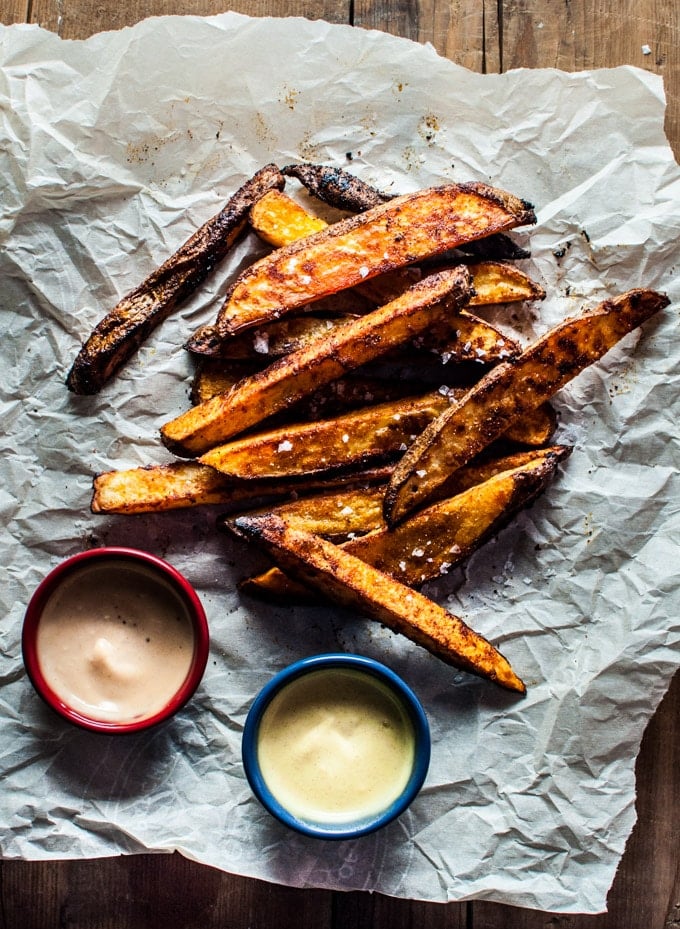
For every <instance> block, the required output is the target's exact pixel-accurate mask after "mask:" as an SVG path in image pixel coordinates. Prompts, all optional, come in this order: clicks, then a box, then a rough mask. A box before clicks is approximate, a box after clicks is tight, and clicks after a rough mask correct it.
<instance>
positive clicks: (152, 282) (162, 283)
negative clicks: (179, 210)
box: [66, 165, 285, 394]
mask: <svg viewBox="0 0 680 929" xmlns="http://www.w3.org/2000/svg"><path fill="white" fill-rule="evenodd" d="M284 184H285V179H284V178H283V176H282V174H281V172H280V171H279V169H278V168H277V167H276V165H267V166H266V167H264V168H262V169H261V170H260V171H258V172H257V174H255V175H254V177H252V178H251V179H250V180H249V181H247V182H246V183H245V184H244V185H243V186H242V187H241V188H240V189H239V190H238V191H237V192H236V193H235V194H234V196H233V197H231V199H230V200H229V202H228V203H227V204H226V206H225V207H224V209H223V210H221V212H219V213H218V214H217V215H216V216H213V217H212V219H209V220H208V221H207V222H206V223H204V225H203V226H201V228H200V229H199V230H198V231H197V232H195V233H194V234H193V235H192V236H191V238H189V239H188V240H187V241H186V242H185V243H184V245H182V246H180V248H179V249H178V250H177V251H176V252H175V254H174V255H172V257H171V258H168V260H167V261H166V262H164V263H163V264H162V265H161V266H160V268H158V269H157V270H156V271H154V272H153V273H152V274H151V275H149V277H147V278H146V280H145V281H143V283H142V284H140V285H139V287H137V288H136V289H135V290H133V291H131V292H130V293H129V294H127V295H126V296H125V297H123V299H122V300H121V301H120V302H119V303H118V304H116V306H115V307H114V308H113V309H112V310H111V311H110V312H109V313H107V314H106V316H105V317H104V318H103V319H102V320H101V322H99V323H98V325H97V326H96V327H95V329H94V330H93V332H92V334H91V335H90V336H89V338H88V339H87V341H86V342H85V343H84V345H83V346H82V348H81V349H80V351H79V352H78V355H77V357H76V359H75V361H74V362H73V365H72V367H71V370H70V371H69V374H68V377H67V380H66V384H67V386H68V388H69V390H71V391H73V392H74V393H76V394H94V393H97V392H98V391H99V390H101V388H102V387H103V386H104V384H105V383H106V382H107V381H108V380H109V379H110V378H111V377H112V376H113V375H114V374H115V372H116V371H117V370H118V369H119V368H120V367H121V366H122V365H123V364H124V363H125V362H126V361H127V360H128V359H129V358H130V357H131V356H132V355H133V354H134V352H135V351H136V350H137V349H138V348H139V346H140V345H141V344H142V343H143V342H144V340H145V339H146V338H147V336H148V335H149V334H150V333H151V332H152V331H153V330H154V329H155V328H156V326H158V325H159V323H161V322H162V321H163V320H164V319H166V317H167V316H169V315H170V313H171V312H172V311H173V310H174V309H175V307H176V306H177V305H178V304H179V303H180V302H181V301H182V300H184V299H186V298H187V297H188V296H189V295H190V294H192V293H193V292H194V291H195V290H196V288H197V287H198V286H199V284H201V283H202V282H203V281H204V280H205V278H206V277H207V276H208V274H210V272H211V271H212V270H213V268H214V267H215V265H216V264H217V263H218V262H219V261H221V260H222V259H223V258H224V256H225V255H226V253H227V252H228V251H229V249H230V248H231V246H232V245H233V244H234V242H235V241H236V239H237V238H238V237H239V236H240V234H241V232H242V231H243V230H244V228H245V226H246V222H247V219H248V211H249V210H250V207H251V206H252V204H253V203H254V202H255V201H256V200H257V199H258V198H260V197H261V196H263V194H265V193H266V192H267V191H268V190H271V189H272V188H274V187H278V188H282V187H283V185H284Z"/></svg>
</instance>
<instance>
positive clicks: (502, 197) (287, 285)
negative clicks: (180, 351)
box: [217, 184, 535, 335]
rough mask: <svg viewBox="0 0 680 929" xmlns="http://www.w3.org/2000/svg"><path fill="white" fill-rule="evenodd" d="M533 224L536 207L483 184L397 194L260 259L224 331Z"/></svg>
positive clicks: (237, 294)
mask: <svg viewBox="0 0 680 929" xmlns="http://www.w3.org/2000/svg"><path fill="white" fill-rule="evenodd" d="M534 219H535V217H534V214H533V211H532V209H531V207H530V206H529V204H527V203H525V202H524V201H522V200H519V199H518V198H517V197H514V196H512V195H511V194H508V193H506V192H505V191H501V190H497V189H495V188H492V187H488V186H487V185H484V184H460V185H456V184H452V185H448V186H443V187H435V188H428V189H425V190H421V191H417V192H415V193H412V194H406V195H404V196H402V197H396V198H395V199H393V200H390V201H389V202H388V203H384V204H381V205H380V206H376V207H374V208H373V209H371V210H368V211H367V212H365V213H361V214H359V215H357V216H351V217H348V218H347V219H343V220H341V221H340V222H338V223H334V224H333V225H332V226H328V227H327V228H326V229H322V230H321V231H320V232H317V233H315V234H314V235H311V236H307V237H305V238H304V239H300V240H298V241H296V242H292V243H291V244H290V245H286V246H285V247H283V248H280V249H278V250H276V251H275V252H273V253H272V254H270V255H267V256H266V257H265V258H262V259H260V260H259V261H257V262H255V263H254V264H253V265H251V266H250V267H249V268H248V269H246V270H245V271H244V272H243V273H242V274H241V275H240V276H239V278H238V279H237V280H236V282H235V285H234V287H233V289H232V291H231V293H230V295H229V297H228V299H227V301H226V303H225V305H224V306H223V308H222V310H221V311H220V313H219V315H218V320H217V323H218V328H219V329H220V331H221V332H223V334H225V335H227V334H229V333H235V332H237V331H239V330H240V329H244V328H248V327H251V326H255V325H259V324H262V323H264V322H269V321H271V320H273V319H277V318H278V317H279V316H282V315H283V314H284V313H289V312H291V311H292V310H294V309H296V308H298V307H302V306H305V305H306V304H308V303H310V302H312V301H315V300H318V299H320V298H322V297H324V296H327V295H328V294H332V293H336V292H338V291H341V290H346V289H348V288H350V287H354V286H356V285H357V284H361V283H362V281H365V280H367V279H370V278H373V277H376V276H377V275H380V274H384V273H385V272H386V271H391V270H393V269H395V268H400V267H403V266H405V265H409V264H414V263H416V262H417V261H418V260H419V259H420V258H425V257H428V256H431V255H436V254H440V253H442V252H444V251H446V250H447V249H450V248H453V247H455V246H457V245H460V244H461V243H463V242H466V241H471V240H473V239H478V238H483V237H484V236H487V235H490V234H492V233H494V232H499V231H501V230H504V229H511V228H513V227H515V226H520V225H525V224H527V223H531V222H533V221H534Z"/></svg>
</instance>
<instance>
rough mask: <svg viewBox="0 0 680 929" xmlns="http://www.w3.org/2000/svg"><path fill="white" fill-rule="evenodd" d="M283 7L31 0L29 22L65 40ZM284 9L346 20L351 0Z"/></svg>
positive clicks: (266, 1) (180, 0)
mask: <svg viewBox="0 0 680 929" xmlns="http://www.w3.org/2000/svg"><path fill="white" fill-rule="evenodd" d="M10 3H15V4H18V3H19V0H10ZM283 6H284V4H282V3H281V2H277V0H232V2H231V3H229V5H228V6H227V5H225V4H224V3H220V2H219V0H124V2H113V0H105V2H97V0H33V3H32V7H31V22H34V23H38V24H39V25H41V26H43V27H44V28H45V29H49V30H50V31H52V32H57V33H58V34H59V35H60V36H62V38H65V39H84V38H87V37H88V36H90V35H92V34H93V33H95V32H103V31H105V30H109V29H122V28H123V27H124V26H131V25H133V24H134V23H136V22H139V20H141V19H144V18H146V17H148V16H165V15H170V16H172V15H187V16H212V15H214V14H216V13H223V12H224V11H225V9H229V10H231V11H233V12H235V13H246V14H248V15H249V16H280V15H282V13H281V10H282V7H283ZM285 9H286V14H285V15H287V16H305V17H306V18H307V19H325V20H327V21H328V22H330V23H347V22H349V10H350V0H286V3H285ZM2 18H3V20H4V11H3V14H2Z"/></svg>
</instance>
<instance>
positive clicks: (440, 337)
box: [220, 282, 521, 364]
mask: <svg viewBox="0 0 680 929" xmlns="http://www.w3.org/2000/svg"><path fill="white" fill-rule="evenodd" d="M473 283H474V282H473ZM353 318H356V317H352V316H334V317H323V316H311V315H309V316H293V317H288V318H287V319H281V320H278V321H277V322H275V323H268V324H267V325H266V326H261V327H260V326H258V327H257V328H256V329H250V330H248V331H247V332H242V333H241V334H240V335H237V336H234V337H233V338H231V339H224V340H222V342H221V349H220V358H226V359H228V360H230V361H256V360H258V359H259V360H261V361H264V362H265V363H267V362H269V361H271V360H274V359H276V358H281V357H282V356H283V355H288V354H290V352H295V351H299V350H300V349H301V348H304V347H305V346H307V345H309V344H310V342H314V341H315V340H316V339H319V338H321V337H323V336H326V335H328V334H330V333H331V332H333V330H335V329H337V328H338V327H339V326H343V325H345V324H346V323H348V322H350V321H351V319H353ZM413 347H415V348H418V349H422V350H423V351H427V352H431V353H433V354H436V355H438V356H439V357H440V358H442V359H443V360H444V361H445V363H449V362H451V363H456V362H464V361H483V362H485V363H487V364H493V363H495V362H497V361H502V360H503V359H505V358H509V357H511V356H512V355H518V354H519V353H520V351H521V349H520V347H519V345H518V344H517V343H516V342H515V341H514V340H513V339H511V338H510V337H509V336H507V335H504V334H503V333H502V332H500V331H499V330H498V329H497V328H496V327H495V326H492V325H491V323H487V322H486V320H483V319H480V318H479V317H478V316H474V315H473V314H472V313H468V312H466V311H465V310H461V312H460V313H458V314H457V316H456V317H455V318H450V319H447V320H445V321H444V322H443V323H442V324H441V325H433V326H432V327H430V328H428V330H427V331H426V332H424V333H421V334H420V335H419V336H417V337H416V339H415V340H414V342H413V343H411V345H409V346H406V347H404V348H403V349H397V352H400V351H403V352H406V353H407V354H408V353H410V352H411V351H412V350H413Z"/></svg>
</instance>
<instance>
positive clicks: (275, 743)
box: [257, 668, 415, 824]
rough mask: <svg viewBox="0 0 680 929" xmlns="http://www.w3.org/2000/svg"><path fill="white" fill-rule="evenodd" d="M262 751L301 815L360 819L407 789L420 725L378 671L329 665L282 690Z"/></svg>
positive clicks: (284, 796)
mask: <svg viewBox="0 0 680 929" xmlns="http://www.w3.org/2000/svg"><path fill="white" fill-rule="evenodd" d="M257 753H258V762H259V765H260V770H261V773H262V777H263V779H264V781H265V783H266V785H267V787H268V788H269V790H270V791H271V793H272V794H273V795H274V797H276V799H277V800H278V801H279V803H280V804H281V805H282V806H283V807H284V808H285V809H287V810H288V811H289V812H291V813H292V814H293V815H295V816H297V817H298V818H300V819H305V820H307V821H311V822H316V823H324V824H325V823H328V824H333V823H346V822H354V821H357V820H361V819H363V818H365V817H369V816H372V815H375V814H376V813H379V812H380V811H382V810H384V809H385V808H386V807H388V806H389V805H390V804H391V803H392V802H393V801H394V800H396V799H397V797H398V796H399V795H400V794H401V793H402V791H403V789H404V787H405V786H406V784H407V782H408V779H409V777H410V774H411V771H412V768H413V763H414V754H415V733H414V729H413V725H412V723H411V721H410V719H409V717H408V715H407V713H406V711H405V709H404V708H403V706H402V704H401V702H400V700H399V699H398V698H397V697H396V696H395V695H394V694H393V693H392V691H391V690H390V689H389V688H388V687H387V686H385V685H384V684H382V683H381V682H380V681H378V680H377V679H376V678H374V677H372V676H370V675H368V674H364V673H361V672H358V671H350V670H345V669H340V668H337V669H326V670H319V671H313V672H310V673H308V674H305V675H303V676H301V677H299V678H296V679H294V680H293V681H292V682H291V683H290V684H288V685H286V686H285V687H284V688H283V689H282V690H280V691H279V692H278V693H277V694H276V696H275V697H274V698H273V699H272V701H271V703H270V704H269V706H268V707H267V709H266V710H265V712H264V713H263V716H262V719H261V722H260V727H259V734H258V742H257Z"/></svg>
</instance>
